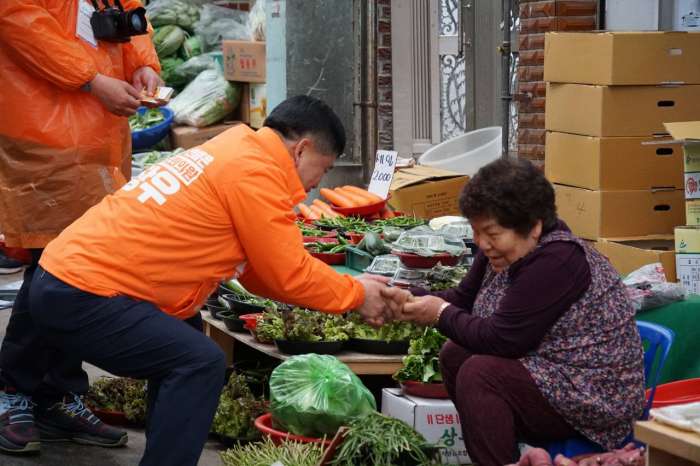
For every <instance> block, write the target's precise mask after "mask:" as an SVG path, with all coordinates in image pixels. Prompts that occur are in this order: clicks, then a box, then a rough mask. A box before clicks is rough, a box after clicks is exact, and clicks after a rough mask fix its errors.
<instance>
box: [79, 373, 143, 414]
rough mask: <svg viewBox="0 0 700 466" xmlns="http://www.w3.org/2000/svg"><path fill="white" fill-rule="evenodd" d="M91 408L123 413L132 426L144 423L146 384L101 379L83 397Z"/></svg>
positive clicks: (126, 379) (108, 378)
mask: <svg viewBox="0 0 700 466" xmlns="http://www.w3.org/2000/svg"><path fill="white" fill-rule="evenodd" d="M85 398H86V401H87V403H88V404H89V405H90V406H92V407H93V408H98V409H103V410H108V411H117V412H120V413H124V415H125V416H126V418H127V419H128V420H129V421H131V422H133V423H134V424H138V425H143V424H145V422H146V382H145V381H143V380H135V379H129V378H126V377H101V378H100V379H98V380H96V381H95V382H94V383H93V384H92V385H91V386H90V389H89V390H88V393H87V395H86V396H85Z"/></svg>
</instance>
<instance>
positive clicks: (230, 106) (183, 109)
mask: <svg viewBox="0 0 700 466" xmlns="http://www.w3.org/2000/svg"><path fill="white" fill-rule="evenodd" d="M240 101H241V88H240V85H239V84H235V83H230V82H229V81H226V79H224V77H223V75H222V74H221V73H220V72H219V71H218V70H205V71H202V72H201V73H200V74H199V76H197V77H196V78H195V79H194V81H192V82H191V83H189V84H188V85H187V87H186V88H185V89H184V90H183V91H182V92H181V93H180V94H178V96H177V97H175V98H174V99H173V100H172V101H170V109H171V110H172V111H173V112H174V113H175V121H176V122H178V123H180V124H186V125H190V126H197V127H200V128H201V127H204V126H209V125H212V124H214V123H217V122H219V121H221V120H223V119H224V117H225V116H226V115H228V114H229V113H231V112H232V111H233V110H234V109H235V108H236V107H237V106H238V104H239V102H240Z"/></svg>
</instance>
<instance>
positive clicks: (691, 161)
mask: <svg viewBox="0 0 700 466" xmlns="http://www.w3.org/2000/svg"><path fill="white" fill-rule="evenodd" d="M664 128H666V131H668V132H669V134H670V135H671V137H672V138H673V139H675V140H677V141H679V142H681V143H683V164H684V170H685V171H686V172H700V121H681V122H677V123H664Z"/></svg>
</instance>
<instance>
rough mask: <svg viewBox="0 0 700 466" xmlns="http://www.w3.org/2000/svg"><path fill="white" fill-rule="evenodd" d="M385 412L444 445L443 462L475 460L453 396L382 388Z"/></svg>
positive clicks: (429, 439) (383, 410)
mask: <svg viewBox="0 0 700 466" xmlns="http://www.w3.org/2000/svg"><path fill="white" fill-rule="evenodd" d="M382 414H384V415H385V416H389V417H393V418H395V419H400V420H402V421H404V422H405V423H406V424H408V425H409V426H411V427H413V428H414V429H415V430H416V431H417V432H418V433H420V434H422V435H423V437H425V439H426V440H427V441H428V443H434V444H436V445H438V446H440V447H442V449H441V450H440V453H441V456H442V463H445V464H472V462H471V459H469V455H468V454H467V449H466V447H465V446H464V440H463V439H462V427H461V424H460V419H459V414H458V413H457V409H456V408H455V406H454V403H452V401H450V400H435V399H430V398H419V397H416V396H408V395H405V396H404V395H403V394H402V393H401V390H399V389H396V388H385V389H383V390H382Z"/></svg>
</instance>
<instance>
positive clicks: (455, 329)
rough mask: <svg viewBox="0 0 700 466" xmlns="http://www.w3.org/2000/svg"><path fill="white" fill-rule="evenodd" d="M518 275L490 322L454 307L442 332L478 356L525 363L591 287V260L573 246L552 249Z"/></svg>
mask: <svg viewBox="0 0 700 466" xmlns="http://www.w3.org/2000/svg"><path fill="white" fill-rule="evenodd" d="M512 269H513V267H512V268H511V271H512V275H511V281H510V285H509V286H508V289H507V291H506V293H505V295H504V296H503V298H502V299H501V302H500V303H499V305H498V309H497V310H496V311H495V312H494V313H493V314H492V315H491V316H490V317H487V318H480V317H476V316H473V315H471V314H467V313H465V312H463V311H462V310H461V309H459V308H458V307H456V306H449V307H448V308H446V309H445V310H444V311H443V313H442V315H441V316H440V322H439V324H438V328H439V330H440V331H441V332H442V333H443V334H445V335H446V336H447V337H449V338H450V339H451V340H453V341H454V342H455V343H458V344H459V345H461V346H463V347H464V348H466V349H467V350H468V351H470V352H472V353H474V354H489V355H493V356H501V357H508V358H519V357H522V356H524V355H526V354H527V353H528V352H530V351H532V350H534V349H536V348H537V347H538V346H539V344H540V342H541V341H542V339H543V338H544V336H545V335H546V334H547V332H548V331H549V329H550V328H552V326H553V325H554V324H555V323H556V321H557V320H558V319H559V318H560V317H561V316H562V315H563V314H564V313H565V312H566V311H567V310H568V309H569V308H570V307H571V305H573V304H574V303H575V302H576V301H578V300H579V299H580V298H581V296H582V295H583V293H585V292H586V290H587V289H588V287H589V286H590V283H591V272H590V267H589V265H588V261H587V260H586V255H585V253H584V251H583V249H582V248H581V246H579V245H577V244H575V243H571V242H556V243H550V244H549V245H547V246H545V247H542V248H540V249H539V250H537V251H536V252H535V253H533V254H532V255H531V256H530V257H527V258H525V259H524V262H523V263H522V264H517V270H515V271H513V270H512Z"/></svg>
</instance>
